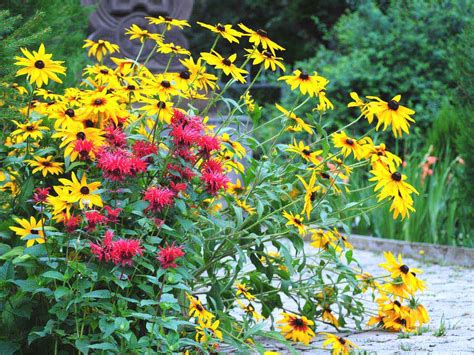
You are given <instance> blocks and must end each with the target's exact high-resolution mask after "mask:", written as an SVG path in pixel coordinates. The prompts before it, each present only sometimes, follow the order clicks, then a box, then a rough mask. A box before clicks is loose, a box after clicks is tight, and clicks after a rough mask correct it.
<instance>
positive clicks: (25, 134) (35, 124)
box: [11, 120, 49, 140]
mask: <svg viewBox="0 0 474 355" xmlns="http://www.w3.org/2000/svg"><path fill="white" fill-rule="evenodd" d="M42 122H43V120H36V121H28V122H26V123H18V122H17V121H15V120H13V123H15V124H16V126H17V129H16V130H14V131H13V132H12V133H11V134H12V136H16V135H18V136H20V137H21V139H22V140H26V139H28V138H31V139H32V140H36V139H42V138H43V132H42V131H49V127H47V126H41V123H42Z"/></svg>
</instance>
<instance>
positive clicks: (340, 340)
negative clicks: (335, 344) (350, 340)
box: [338, 337, 346, 345]
mask: <svg viewBox="0 0 474 355" xmlns="http://www.w3.org/2000/svg"><path fill="white" fill-rule="evenodd" d="M338 340H339V343H341V344H342V345H344V344H345V343H346V339H344V338H343V337H340V338H338Z"/></svg>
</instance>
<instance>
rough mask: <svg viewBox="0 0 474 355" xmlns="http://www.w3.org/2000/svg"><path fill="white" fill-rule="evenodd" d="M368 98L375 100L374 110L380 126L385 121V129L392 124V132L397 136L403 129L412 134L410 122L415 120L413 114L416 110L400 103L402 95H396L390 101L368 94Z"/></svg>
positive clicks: (377, 127)
mask: <svg viewBox="0 0 474 355" xmlns="http://www.w3.org/2000/svg"><path fill="white" fill-rule="evenodd" d="M367 98H369V99H372V100H375V102H374V103H373V105H374V106H373V110H374V112H375V115H376V116H377V120H378V122H377V126H376V127H375V129H377V130H378V129H379V127H380V126H381V125H382V123H383V130H384V131H385V129H386V128H387V127H388V126H389V125H391V126H392V132H393V135H394V136H395V138H397V137H399V136H401V135H402V131H403V132H405V133H406V134H410V132H409V130H408V128H409V127H410V122H415V120H414V119H413V118H412V117H411V115H413V114H415V111H413V110H411V109H409V108H407V107H405V106H402V105H400V103H399V102H400V99H401V98H402V97H401V95H397V96H394V97H393V98H392V99H391V100H390V101H388V102H385V101H383V100H382V99H380V98H378V97H377V96H367Z"/></svg>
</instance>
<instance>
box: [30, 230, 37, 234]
mask: <svg viewBox="0 0 474 355" xmlns="http://www.w3.org/2000/svg"><path fill="white" fill-rule="evenodd" d="M30 234H36V235H38V234H39V231H37V230H31V231H30Z"/></svg>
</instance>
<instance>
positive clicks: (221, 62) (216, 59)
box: [201, 51, 248, 83]
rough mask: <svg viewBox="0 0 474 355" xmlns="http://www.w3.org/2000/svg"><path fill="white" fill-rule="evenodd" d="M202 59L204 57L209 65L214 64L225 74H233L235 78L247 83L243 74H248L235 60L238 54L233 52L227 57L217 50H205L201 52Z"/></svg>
mask: <svg viewBox="0 0 474 355" xmlns="http://www.w3.org/2000/svg"><path fill="white" fill-rule="evenodd" d="M201 57H202V59H204V60H205V61H206V62H207V63H208V64H209V65H212V66H213V67H214V68H216V69H220V70H222V71H223V72H224V74H225V75H231V76H232V77H233V78H234V79H235V80H237V81H239V82H241V83H245V78H244V77H243V75H245V74H248V72H247V71H246V70H244V69H241V68H238V67H237V66H236V65H235V64H234V62H235V60H236V59H237V54H235V53H234V54H232V55H230V56H228V57H226V58H224V57H222V56H221V55H220V54H219V53H217V52H216V51H213V52H212V53H208V52H204V53H201Z"/></svg>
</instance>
